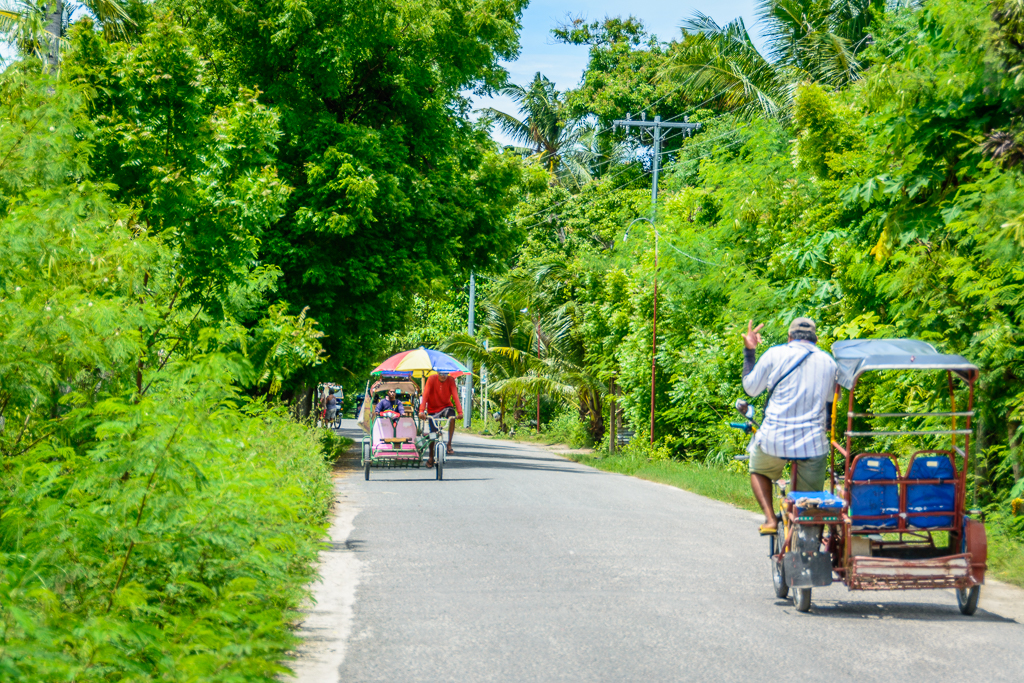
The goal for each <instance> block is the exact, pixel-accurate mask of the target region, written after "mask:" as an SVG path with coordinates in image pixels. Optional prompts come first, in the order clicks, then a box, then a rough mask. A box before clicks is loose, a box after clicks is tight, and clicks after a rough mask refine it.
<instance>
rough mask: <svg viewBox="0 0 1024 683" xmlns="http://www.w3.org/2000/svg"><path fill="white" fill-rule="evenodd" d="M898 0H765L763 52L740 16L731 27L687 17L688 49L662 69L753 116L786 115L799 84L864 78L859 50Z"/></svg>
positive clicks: (762, 3) (685, 44)
mask: <svg viewBox="0 0 1024 683" xmlns="http://www.w3.org/2000/svg"><path fill="white" fill-rule="evenodd" d="M895 1H897V0H759V6H758V15H759V20H760V21H761V22H762V24H763V25H764V26H765V27H766V29H765V35H764V38H765V41H766V44H767V49H766V51H765V53H764V54H762V53H761V52H760V51H759V50H758V49H757V48H756V47H755V46H754V43H753V41H752V40H751V39H750V34H749V33H748V32H747V28H746V25H745V24H744V23H743V19H742V18H736V19H734V20H733V21H731V22H729V23H728V24H726V25H725V26H719V25H718V24H717V23H716V22H715V21H714V19H712V18H711V17H709V16H707V15H706V14H703V13H701V12H696V13H695V14H694V15H693V17H691V18H690V19H687V20H686V21H684V22H683V26H682V30H683V49H682V50H681V51H680V52H679V55H678V56H677V57H676V58H675V59H674V60H673V62H672V64H671V65H670V66H669V67H668V68H667V69H666V70H665V72H664V76H665V77H667V78H670V79H673V80H678V81H686V82H688V83H691V87H693V88H695V89H702V90H705V91H707V92H710V93H714V94H713V97H716V98H719V99H720V101H721V103H722V105H723V106H725V107H727V108H729V109H736V110H738V111H739V112H741V113H742V114H745V115H747V116H750V115H753V114H755V113H761V114H764V115H766V116H769V117H776V118H785V117H788V116H789V112H790V110H791V108H792V103H793V95H794V92H795V90H796V87H797V85H799V84H800V83H801V82H804V81H814V82H818V83H822V84H824V85H828V86H832V87H836V88H838V87H842V86H843V85H845V84H847V83H849V82H850V81H853V80H855V79H857V78H858V77H859V73H860V70H861V64H860V62H859V61H858V59H857V56H858V55H859V54H860V52H861V51H863V49H864V48H865V47H867V45H868V43H869V35H868V34H867V29H868V26H869V25H870V23H871V20H872V19H873V18H874V17H876V16H879V15H880V14H881V13H883V12H884V10H885V8H886V6H887V5H892V4H893V3H894V2H895Z"/></svg>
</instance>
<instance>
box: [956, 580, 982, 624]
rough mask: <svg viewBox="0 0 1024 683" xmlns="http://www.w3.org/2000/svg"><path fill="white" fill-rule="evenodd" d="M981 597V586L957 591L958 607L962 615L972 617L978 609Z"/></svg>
mask: <svg viewBox="0 0 1024 683" xmlns="http://www.w3.org/2000/svg"><path fill="white" fill-rule="evenodd" d="M980 597H981V586H971V587H970V588H957V589H956V606H957V607H959V608H960V614H963V615H964V616H968V617H969V616H971V615H972V614H974V613H975V612H976V611H977V609H978V599H979V598H980Z"/></svg>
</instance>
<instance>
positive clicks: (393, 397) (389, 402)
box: [376, 389, 405, 422]
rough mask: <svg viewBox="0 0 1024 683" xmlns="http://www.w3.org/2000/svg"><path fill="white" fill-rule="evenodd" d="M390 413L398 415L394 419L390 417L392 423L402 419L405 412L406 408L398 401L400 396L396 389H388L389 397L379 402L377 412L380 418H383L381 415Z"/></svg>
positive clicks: (386, 396)
mask: <svg viewBox="0 0 1024 683" xmlns="http://www.w3.org/2000/svg"><path fill="white" fill-rule="evenodd" d="M389 411H390V412H394V413H397V415H396V416H394V417H392V416H390V415H388V417H389V418H391V421H392V422H394V421H395V420H397V419H398V418H399V417H401V416H402V415H403V412H404V411H405V407H404V406H403V405H402V402H401V401H399V400H398V396H397V394H396V393H395V390H394V389H388V393H387V395H385V396H384V398H382V399H381V400H380V401H378V402H377V407H376V412H377V415H378V416H381V417H383V415H381V414H382V413H385V412H389Z"/></svg>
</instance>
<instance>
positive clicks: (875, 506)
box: [850, 455, 900, 528]
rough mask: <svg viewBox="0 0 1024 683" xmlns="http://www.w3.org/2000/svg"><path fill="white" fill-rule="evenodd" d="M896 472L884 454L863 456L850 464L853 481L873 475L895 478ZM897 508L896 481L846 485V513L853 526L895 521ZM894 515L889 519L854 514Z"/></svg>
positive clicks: (893, 523) (884, 524)
mask: <svg viewBox="0 0 1024 683" xmlns="http://www.w3.org/2000/svg"><path fill="white" fill-rule="evenodd" d="M898 478H899V472H898V471H897V470H896V464H895V463H894V462H893V461H892V460H891V459H889V458H888V457H886V456H882V455H879V456H866V457H862V458H860V459H859V460H858V461H857V464H856V466H854V468H853V481H854V482H858V481H871V480H873V479H888V480H896V479H898ZM899 512H900V490H899V486H898V485H896V484H858V483H853V484H851V485H850V516H851V517H852V518H853V524H854V526H862V527H875V528H887V527H894V526H896V524H897V521H898V520H897V518H896V517H895V516H896V515H899ZM877 515H894V517H893V518H892V519H857V517H858V516H867V517H873V516H877Z"/></svg>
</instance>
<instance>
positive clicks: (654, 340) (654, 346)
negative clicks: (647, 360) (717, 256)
mask: <svg viewBox="0 0 1024 683" xmlns="http://www.w3.org/2000/svg"><path fill="white" fill-rule="evenodd" d="M654 239H655V245H657V239H658V238H657V236H655V238H654ZM657 362H658V247H657V246H655V247H654V333H653V335H652V337H651V445H652V446H653V445H654V373H655V369H656V368H657Z"/></svg>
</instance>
